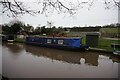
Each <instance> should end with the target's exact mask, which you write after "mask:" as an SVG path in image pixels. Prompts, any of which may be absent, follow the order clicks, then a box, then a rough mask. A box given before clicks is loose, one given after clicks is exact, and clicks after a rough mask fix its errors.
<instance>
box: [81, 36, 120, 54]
mask: <svg viewBox="0 0 120 80" xmlns="http://www.w3.org/2000/svg"><path fill="white" fill-rule="evenodd" d="M114 43H115V44H120V40H112V39H105V38H102V37H101V38H99V41H98V46H97V47H94V48H99V49H105V50H106V51H110V52H111V51H113V50H114V49H113V48H112V47H111V44H114ZM82 44H86V38H85V37H83V39H82ZM118 50H120V48H119V49H118Z"/></svg>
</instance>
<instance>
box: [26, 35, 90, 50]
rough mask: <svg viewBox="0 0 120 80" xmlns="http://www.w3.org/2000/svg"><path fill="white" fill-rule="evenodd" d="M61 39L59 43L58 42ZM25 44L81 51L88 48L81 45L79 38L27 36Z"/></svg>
mask: <svg viewBox="0 0 120 80" xmlns="http://www.w3.org/2000/svg"><path fill="white" fill-rule="evenodd" d="M60 41H61V43H60ZM26 44H29V45H34V46H41V47H49V48H56V49H63V50H74V51H81V50H86V49H88V46H87V45H81V38H42V37H39V38H34V37H28V38H27V39H26Z"/></svg>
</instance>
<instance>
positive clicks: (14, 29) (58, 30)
mask: <svg viewBox="0 0 120 80" xmlns="http://www.w3.org/2000/svg"><path fill="white" fill-rule="evenodd" d="M1 26H2V34H6V35H8V34H21V33H23V32H25V33H26V34H28V35H42V34H47V35H53V34H58V35H64V33H65V32H99V30H100V29H101V28H119V27H120V23H116V24H110V25H104V26H89V27H80V26H79V27H56V26H52V27H51V26H50V27H47V26H38V27H36V28H34V27H33V26H32V25H30V24H27V25H25V23H23V22H21V21H11V22H9V23H8V24H3V25H1Z"/></svg>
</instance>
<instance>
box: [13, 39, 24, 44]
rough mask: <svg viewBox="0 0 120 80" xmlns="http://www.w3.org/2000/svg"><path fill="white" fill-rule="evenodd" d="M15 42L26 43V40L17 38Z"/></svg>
mask: <svg viewBox="0 0 120 80" xmlns="http://www.w3.org/2000/svg"><path fill="white" fill-rule="evenodd" d="M14 42H19V43H24V42H25V39H21V38H16V39H15V40H14Z"/></svg>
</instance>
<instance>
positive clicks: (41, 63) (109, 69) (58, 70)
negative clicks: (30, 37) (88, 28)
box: [2, 43, 120, 78]
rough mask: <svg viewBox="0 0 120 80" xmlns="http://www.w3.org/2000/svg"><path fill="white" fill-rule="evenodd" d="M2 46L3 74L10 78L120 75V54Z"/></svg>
mask: <svg viewBox="0 0 120 80" xmlns="http://www.w3.org/2000/svg"><path fill="white" fill-rule="evenodd" d="M2 47H3V50H2V51H3V55H2V57H3V65H2V66H3V74H4V75H5V76H7V77H12V78H16V77H18V78H45V77H49V78H51V77H52V78H53V77H54V78H61V77H62V78H66V77H68V78H93V77H96V78H101V77H102V78H103V77H104V78H106V77H107V78H108V77H109V78H116V77H118V64H119V63H120V57H118V56H115V55H113V54H107V53H98V52H90V51H85V52H71V51H65V50H57V49H51V48H44V47H36V46H30V45H23V44H17V43H14V44H7V43H4V44H3V45H2ZM13 56H15V58H14V57H13ZM16 56H17V57H16Z"/></svg>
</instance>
